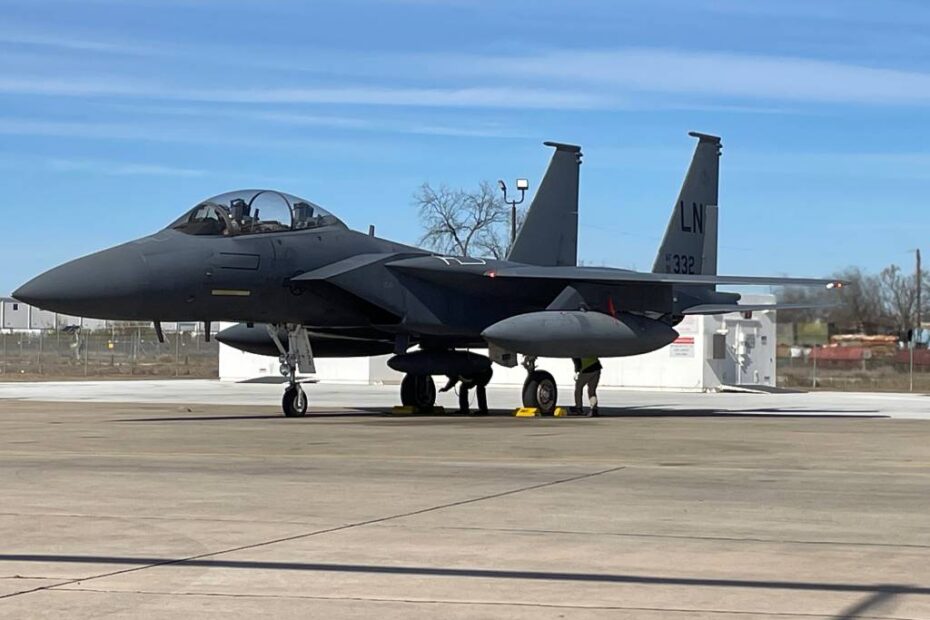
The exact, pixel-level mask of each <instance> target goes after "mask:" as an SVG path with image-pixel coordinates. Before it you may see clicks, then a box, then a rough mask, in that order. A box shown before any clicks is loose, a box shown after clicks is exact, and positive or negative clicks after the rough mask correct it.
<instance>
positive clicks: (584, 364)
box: [572, 357, 602, 416]
mask: <svg viewBox="0 0 930 620" xmlns="http://www.w3.org/2000/svg"><path fill="white" fill-rule="evenodd" d="M572 362H574V364H575V407H574V409H573V410H572V413H575V414H576V415H582V414H584V406H583V404H582V402H581V393H582V391H583V390H584V387H585V386H588V402H589V403H590V404H591V409H590V413H589V414H588V415H591V416H597V415H599V414H598V409H597V384H598V383H599V382H600V380H601V369H602V366H601V360H599V359H597V358H596V357H580V358H579V357H573V358H572Z"/></svg>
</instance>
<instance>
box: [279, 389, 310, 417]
mask: <svg viewBox="0 0 930 620" xmlns="http://www.w3.org/2000/svg"><path fill="white" fill-rule="evenodd" d="M281 408H282V409H283V410H284V415H285V416H287V417H289V418H300V417H303V416H305V415H307V394H306V393H305V392H304V391H303V390H302V389H301V388H299V387H289V388H287V389H286V390H284V398H282V399H281Z"/></svg>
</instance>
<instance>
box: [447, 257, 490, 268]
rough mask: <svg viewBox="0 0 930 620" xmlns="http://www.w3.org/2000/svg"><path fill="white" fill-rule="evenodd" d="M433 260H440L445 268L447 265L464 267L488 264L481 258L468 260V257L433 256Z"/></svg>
mask: <svg viewBox="0 0 930 620" xmlns="http://www.w3.org/2000/svg"><path fill="white" fill-rule="evenodd" d="M433 258H437V259H439V260H441V261H442V262H444V263H445V264H446V265H447V266H448V265H460V266H465V265H487V264H488V262H487V261H486V260H484V259H483V258H470V257H468V256H436V255H434V256H433Z"/></svg>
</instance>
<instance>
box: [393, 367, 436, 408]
mask: <svg viewBox="0 0 930 620" xmlns="http://www.w3.org/2000/svg"><path fill="white" fill-rule="evenodd" d="M400 402H401V404H402V405H403V406H405V407H416V408H417V409H429V408H431V407H432V406H433V405H435V404H436V384H435V383H434V382H433V378H432V377H431V376H429V375H415V374H411V373H407V374H406V375H404V379H403V381H401V383H400Z"/></svg>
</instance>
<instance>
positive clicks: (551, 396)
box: [523, 370, 559, 415]
mask: <svg viewBox="0 0 930 620" xmlns="http://www.w3.org/2000/svg"><path fill="white" fill-rule="evenodd" d="M558 399H559V390H558V388H557V387H556V385H555V379H554V378H553V377H552V375H551V374H549V373H548V372H546V371H544V370H536V371H533V372H531V373H530V375H529V376H528V377H527V378H526V382H524V384H523V406H524V407H533V408H535V409H537V410H538V411H539V413H540V415H552V414H553V413H555V408H556V406H557V404H558Z"/></svg>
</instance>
